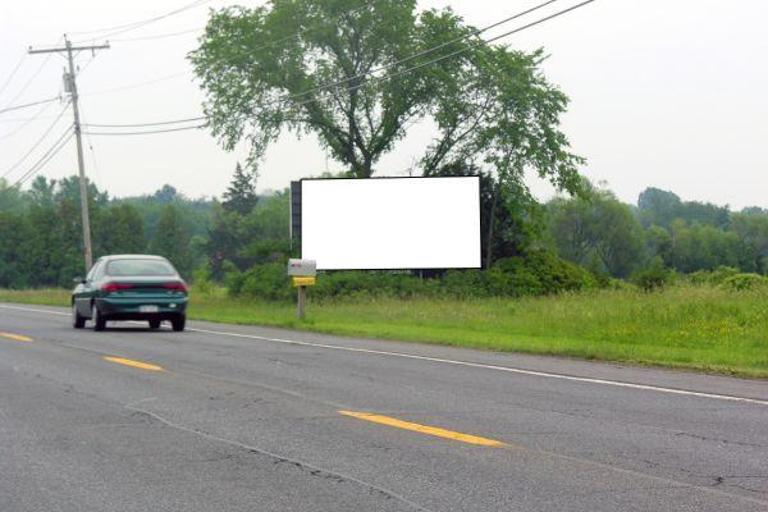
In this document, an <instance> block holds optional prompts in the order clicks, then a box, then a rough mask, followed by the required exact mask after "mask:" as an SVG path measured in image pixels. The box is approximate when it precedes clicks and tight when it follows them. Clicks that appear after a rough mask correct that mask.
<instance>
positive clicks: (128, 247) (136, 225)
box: [94, 203, 147, 254]
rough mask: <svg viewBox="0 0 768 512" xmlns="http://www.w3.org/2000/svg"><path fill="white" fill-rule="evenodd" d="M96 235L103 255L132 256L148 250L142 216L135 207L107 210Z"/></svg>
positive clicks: (118, 206) (116, 207)
mask: <svg viewBox="0 0 768 512" xmlns="http://www.w3.org/2000/svg"><path fill="white" fill-rule="evenodd" d="M95 234H96V236H95V237H94V238H95V239H96V241H97V243H98V247H99V249H100V251H99V252H100V253H101V254H131V253H142V252H144V251H145V250H146V246H147V242H146V239H145V237H144V223H143V221H142V219H141V215H140V214H139V211H138V210H137V209H136V208H135V207H134V206H132V205H130V204H127V203H119V204H114V205H111V206H110V207H109V208H107V209H106V210H105V211H104V212H103V214H102V215H101V218H100V219H99V224H98V225H97V232H96V233H95Z"/></svg>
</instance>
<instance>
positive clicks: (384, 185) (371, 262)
mask: <svg viewBox="0 0 768 512" xmlns="http://www.w3.org/2000/svg"><path fill="white" fill-rule="evenodd" d="M301 184H302V185H301V247H302V249H301V252H302V255H301V256H302V258H303V259H310V260H315V261H316V262H317V268H318V269H320V270H342V269H358V270H362V269H420V268H480V178H479V177H477V176H467V177H445V178H369V179H330V180H303V181H302V182H301Z"/></svg>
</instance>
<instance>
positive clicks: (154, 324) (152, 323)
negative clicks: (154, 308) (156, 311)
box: [149, 320, 160, 329]
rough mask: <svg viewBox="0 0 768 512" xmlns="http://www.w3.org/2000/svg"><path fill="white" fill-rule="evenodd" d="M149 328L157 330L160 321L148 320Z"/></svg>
mask: <svg viewBox="0 0 768 512" xmlns="http://www.w3.org/2000/svg"><path fill="white" fill-rule="evenodd" d="M149 328H150V329H159V328H160V320H150V321H149Z"/></svg>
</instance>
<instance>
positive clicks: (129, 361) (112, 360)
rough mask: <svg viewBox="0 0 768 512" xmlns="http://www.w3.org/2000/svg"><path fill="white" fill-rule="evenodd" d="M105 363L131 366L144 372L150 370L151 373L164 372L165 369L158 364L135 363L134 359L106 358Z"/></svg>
mask: <svg viewBox="0 0 768 512" xmlns="http://www.w3.org/2000/svg"><path fill="white" fill-rule="evenodd" d="M104 360H105V361H109V362H110V363H117V364H122V365H125V366H131V367H133V368H140V369H142V370H148V371H151V372H162V371H164V370H163V367H162V366H157V365H156V364H149V363H144V362H141V361H134V360H133V359H124V358H122V357H112V356H104Z"/></svg>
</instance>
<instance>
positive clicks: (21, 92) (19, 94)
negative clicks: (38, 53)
mask: <svg viewBox="0 0 768 512" xmlns="http://www.w3.org/2000/svg"><path fill="white" fill-rule="evenodd" d="M51 57H52V55H48V57H46V58H45V59H43V62H42V63H41V64H40V67H39V68H37V70H36V71H35V72H34V73H33V74H32V76H31V77H30V78H29V80H27V83H25V84H24V87H22V88H21V90H20V91H19V92H18V93H17V94H16V96H14V97H13V99H12V100H11V101H9V102H8V104H9V105H10V104H13V102H14V101H16V100H17V99H19V98H20V97H21V95H22V94H24V92H25V91H26V90H27V89H28V88H29V86H30V85H31V84H32V82H34V81H35V79H36V78H37V76H38V75H39V74H40V73H41V72H42V71H43V68H45V65H46V64H48V61H50V60H51ZM8 110H10V109H7V108H6V109H5V110H0V114H2V113H3V112H6V111H8Z"/></svg>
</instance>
